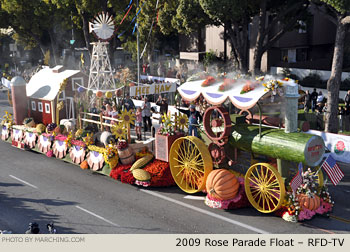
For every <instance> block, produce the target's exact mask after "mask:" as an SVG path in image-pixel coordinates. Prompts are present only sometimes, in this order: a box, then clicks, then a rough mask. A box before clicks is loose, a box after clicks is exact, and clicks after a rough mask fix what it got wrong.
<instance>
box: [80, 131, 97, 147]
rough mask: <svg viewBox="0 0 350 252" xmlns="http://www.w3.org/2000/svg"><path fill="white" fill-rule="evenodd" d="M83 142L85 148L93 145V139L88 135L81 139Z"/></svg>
mask: <svg viewBox="0 0 350 252" xmlns="http://www.w3.org/2000/svg"><path fill="white" fill-rule="evenodd" d="M83 141H84V143H85V145H86V146H89V145H92V144H94V139H93V137H92V135H90V134H89V133H88V134H87V135H86V137H84V138H83Z"/></svg>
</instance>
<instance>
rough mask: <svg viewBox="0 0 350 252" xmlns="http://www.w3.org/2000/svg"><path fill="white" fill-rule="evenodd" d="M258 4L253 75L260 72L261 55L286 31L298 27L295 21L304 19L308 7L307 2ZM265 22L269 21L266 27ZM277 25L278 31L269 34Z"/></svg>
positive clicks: (291, 0) (266, 1) (267, 1)
mask: <svg viewBox="0 0 350 252" xmlns="http://www.w3.org/2000/svg"><path fill="white" fill-rule="evenodd" d="M259 2H260V3H259V6H258V15H257V16H258V33H257V38H256V43H255V48H254V55H253V73H254V75H256V74H259V73H260V71H261V58H262V56H263V54H264V53H265V52H266V51H267V50H269V49H270V48H271V47H272V46H273V44H274V43H275V42H276V41H277V40H278V39H280V38H281V37H282V36H283V35H284V34H285V33H286V32H287V31H290V30H291V29H293V28H296V27H298V26H300V25H299V23H298V22H297V21H298V20H302V19H305V15H306V14H307V9H308V6H309V1H308V0H283V1H281V0H261V1H259ZM266 20H269V21H268V25H266ZM277 25H278V31H277V32H276V33H275V34H271V33H272V30H273V29H274V28H275V27H276V26H277ZM270 35H271V36H270Z"/></svg>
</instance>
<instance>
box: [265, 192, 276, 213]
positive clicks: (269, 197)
mask: <svg viewBox="0 0 350 252" xmlns="http://www.w3.org/2000/svg"><path fill="white" fill-rule="evenodd" d="M266 198H267V200H268V201H267V202H270V203H272V204H273V206H274V208H276V206H277V205H276V203H275V201H274V200H273V199H272V198H271V196H270V195H269V194H268V193H267V194H266ZM268 205H269V210H270V211H271V207H270V204H269V203H268Z"/></svg>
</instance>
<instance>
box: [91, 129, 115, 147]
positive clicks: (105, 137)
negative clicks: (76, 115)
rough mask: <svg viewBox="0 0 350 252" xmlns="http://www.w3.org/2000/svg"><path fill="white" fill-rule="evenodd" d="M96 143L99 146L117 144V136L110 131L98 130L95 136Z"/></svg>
mask: <svg viewBox="0 0 350 252" xmlns="http://www.w3.org/2000/svg"><path fill="white" fill-rule="evenodd" d="M93 139H94V142H95V145H96V146H98V147H106V146H107V145H108V144H110V143H112V144H115V142H116V141H115V137H114V135H112V133H111V132H109V131H103V132H98V133H96V134H95V135H94V136H93Z"/></svg>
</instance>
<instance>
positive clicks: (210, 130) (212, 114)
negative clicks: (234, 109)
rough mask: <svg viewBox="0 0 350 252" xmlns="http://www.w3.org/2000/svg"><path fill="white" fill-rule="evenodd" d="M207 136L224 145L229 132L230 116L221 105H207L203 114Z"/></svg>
mask: <svg viewBox="0 0 350 252" xmlns="http://www.w3.org/2000/svg"><path fill="white" fill-rule="evenodd" d="M203 126H204V130H205V132H206V134H207V136H208V137H209V138H210V140H212V141H213V142H215V143H216V144H218V145H224V144H226V143H227V141H228V137H229V136H230V133H231V118H230V115H229V113H228V112H227V111H226V109H224V108H223V107H216V106H213V107H209V108H207V109H206V111H205V113H204V116H203Z"/></svg>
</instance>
